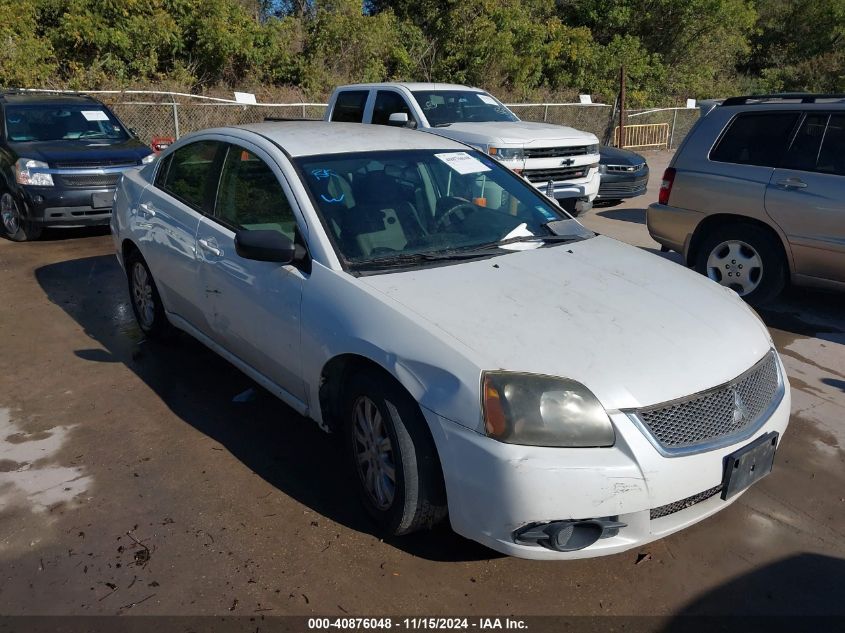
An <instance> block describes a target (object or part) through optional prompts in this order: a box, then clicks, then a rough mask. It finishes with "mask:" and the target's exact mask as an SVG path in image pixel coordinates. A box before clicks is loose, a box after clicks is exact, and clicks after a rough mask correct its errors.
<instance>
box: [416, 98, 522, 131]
mask: <svg viewBox="0 0 845 633" xmlns="http://www.w3.org/2000/svg"><path fill="white" fill-rule="evenodd" d="M412 94H413V95H414V99H416V100H417V103H419V104H420V108H422V110H423V113H424V114H425V118H426V119H428V122H429V124H430V125H431V126H432V127H438V126H446V125H450V124H452V123H465V122H472V123H483V122H488V121H499V122H501V121H510V122H513V121H519V119H518V118H516V117H515V116H514V115H513V114H511V112H510V111H509V110H508V109H507V108H506V107H505V106H504V105H502V104H501V103H500V102H499V101H497V100H496V99H494V98H493V97H491V96H490V95H488V94H487V93H486V92H472V91H471V90H418V91H415V92H413V93H412Z"/></svg>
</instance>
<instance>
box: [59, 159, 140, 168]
mask: <svg viewBox="0 0 845 633" xmlns="http://www.w3.org/2000/svg"><path fill="white" fill-rule="evenodd" d="M137 164H138V161H136V160H131V159H126V158H103V159H100V160H96V161H90V160H88V161H76V162H70V161H59V162H55V163H53V167H56V168H57V169H97V168H103V167H134V166H135V165H137Z"/></svg>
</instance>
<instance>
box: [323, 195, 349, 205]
mask: <svg viewBox="0 0 845 633" xmlns="http://www.w3.org/2000/svg"><path fill="white" fill-rule="evenodd" d="M345 197H346V194H345V193H342V194H340V198H329V197H327V196H326V194H323V193H321V194H320V198H321V199H322V200H323V202H332V203H338V202H343V199H344V198H345Z"/></svg>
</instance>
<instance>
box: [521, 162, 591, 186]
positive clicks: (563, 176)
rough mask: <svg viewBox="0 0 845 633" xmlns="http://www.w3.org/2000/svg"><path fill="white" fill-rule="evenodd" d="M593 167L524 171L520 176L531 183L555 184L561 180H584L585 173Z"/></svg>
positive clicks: (582, 166)
mask: <svg viewBox="0 0 845 633" xmlns="http://www.w3.org/2000/svg"><path fill="white" fill-rule="evenodd" d="M593 167H595V165H581V166H580V167H553V168H551V169H525V170H523V172H522V175H523V176H525V177H526V178H528V180H529V181H531V182H533V183H542V182H548V181H550V180H552V181H554V182H557V181H561V180H575V179H577V178H586V177H587V173H588V172H589V171H590V169H591V168H593Z"/></svg>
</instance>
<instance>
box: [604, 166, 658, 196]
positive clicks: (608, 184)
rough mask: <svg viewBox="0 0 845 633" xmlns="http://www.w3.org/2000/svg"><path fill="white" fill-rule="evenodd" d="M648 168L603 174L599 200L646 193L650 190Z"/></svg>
mask: <svg viewBox="0 0 845 633" xmlns="http://www.w3.org/2000/svg"><path fill="white" fill-rule="evenodd" d="M648 175H649V172H648V169H643V170H641V171H639V172H633V173H624V174H622V173H605V174H601V184H599V193H598V196H597V198H596V199H597V200H622V199H625V198H634V197H636V196H641V195H643V194H645V192H646V191H647V190H648Z"/></svg>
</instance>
